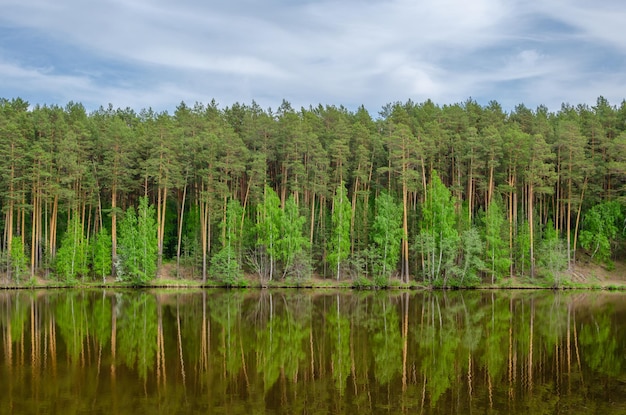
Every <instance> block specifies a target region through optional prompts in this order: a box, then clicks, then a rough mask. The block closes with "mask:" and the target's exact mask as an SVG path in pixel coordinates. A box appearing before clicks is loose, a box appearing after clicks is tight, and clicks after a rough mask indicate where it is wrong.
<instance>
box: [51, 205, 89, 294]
mask: <svg viewBox="0 0 626 415" xmlns="http://www.w3.org/2000/svg"><path fill="white" fill-rule="evenodd" d="M87 248H88V246H87V241H86V239H85V236H84V233H83V228H82V224H81V221H80V217H79V216H78V215H75V216H74V218H72V220H70V222H69V224H68V227H67V231H66V232H65V235H64V236H63V239H62V240H61V247H60V248H59V250H58V251H57V255H56V260H55V269H56V274H57V276H58V277H59V278H60V279H62V280H63V281H65V282H73V281H76V278H77V277H79V276H82V277H84V276H85V275H87V273H88V272H89V269H88V268H87V257H88V255H87V253H88V249H87Z"/></svg>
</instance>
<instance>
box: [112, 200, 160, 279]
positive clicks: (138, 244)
mask: <svg viewBox="0 0 626 415" xmlns="http://www.w3.org/2000/svg"><path fill="white" fill-rule="evenodd" d="M154 215H155V213H154V207H153V206H151V205H149V204H148V199H147V198H145V197H142V198H140V199H139V209H138V211H137V214H135V209H134V208H133V207H132V206H131V207H129V208H128V209H127V210H126V212H125V214H124V219H123V220H122V222H121V223H120V229H119V232H120V234H119V245H120V246H119V256H120V261H119V262H118V264H117V266H118V269H117V275H118V278H119V279H121V280H122V281H128V282H132V283H133V284H145V283H146V282H148V281H150V280H151V279H153V278H154V277H155V276H156V261H157V254H158V246H157V224H156V220H155V219H154Z"/></svg>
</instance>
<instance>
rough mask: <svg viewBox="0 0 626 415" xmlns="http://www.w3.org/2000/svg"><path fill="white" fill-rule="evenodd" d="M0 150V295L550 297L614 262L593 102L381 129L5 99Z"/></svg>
mask: <svg viewBox="0 0 626 415" xmlns="http://www.w3.org/2000/svg"><path fill="white" fill-rule="evenodd" d="M0 149H1V152H2V154H3V155H4V157H2V158H1V159H0V206H1V207H2V220H1V221H0V231H1V232H2V240H1V244H0V266H1V267H2V270H3V271H4V274H5V283H6V284H10V285H19V284H25V283H28V282H29V281H30V282H31V283H32V282H33V281H34V280H37V281H41V280H43V281H46V282H51V283H63V284H65V283H69V284H72V283H75V282H83V283H87V282H90V281H99V282H101V283H104V284H106V283H107V281H111V280H112V278H115V279H116V280H117V281H120V282H123V283H127V284H136V285H145V284H149V283H153V282H154V279H155V278H156V277H157V276H159V278H162V279H173V280H178V279H181V278H185V279H189V280H197V281H199V282H201V283H203V284H207V283H211V284H213V283H214V284H225V285H232V286H236V285H249V284H251V283H252V281H254V283H255V284H256V283H258V284H260V285H273V284H282V285H294V286H300V285H303V284H304V283H305V282H307V281H311V280H316V281H319V280H322V281H335V283H336V284H348V285H355V286H377V287H384V286H389V285H394V284H395V285H398V284H402V285H404V286H412V285H417V284H419V285H423V286H428V287H461V286H477V285H480V284H489V285H500V286H507V285H511V282H512V281H514V280H515V281H520V280H523V281H525V282H526V283H528V284H531V285H533V284H536V285H541V286H555V287H556V286H562V285H569V284H575V283H576V281H577V280H579V279H580V278H581V275H582V274H581V271H580V269H581V268H580V265H587V264H589V263H593V264H597V265H601V266H602V267H604V269H606V270H609V271H610V270H611V269H612V268H614V267H615V264H616V263H618V264H619V263H620V261H622V260H623V258H624V256H625V255H626V252H625V251H624V247H623V237H624V231H625V223H624V218H625V216H624V206H625V205H624V203H625V196H626V188H625V185H626V102H622V103H621V105H620V106H614V105H611V104H609V102H607V101H606V100H605V99H604V98H602V97H600V98H598V100H597V102H596V104H595V105H594V106H587V105H578V106H571V105H563V106H562V107H561V109H560V110H559V111H557V112H550V111H548V109H547V108H545V107H538V108H537V109H535V110H531V109H529V108H527V107H525V106H524V105H521V104H520V105H519V106H517V107H516V108H515V109H514V110H513V111H510V112H505V111H503V109H502V108H501V107H500V105H499V104H498V103H497V102H490V103H489V104H488V105H486V106H481V105H479V104H478V103H476V102H475V101H473V100H471V99H469V100H467V101H465V102H463V103H458V104H454V105H444V106H439V105H437V104H435V103H433V102H431V101H425V102H423V103H414V102H412V101H408V102H404V103H401V102H397V103H392V104H388V105H386V106H385V107H383V108H382V110H381V111H380V113H379V114H377V115H376V116H372V115H371V114H369V113H368V112H367V111H366V110H365V109H364V108H359V109H357V110H356V111H350V110H347V109H346V108H343V107H335V106H322V105H319V106H317V107H310V108H308V109H306V108H301V109H299V110H296V109H294V108H292V106H291V105H290V104H289V103H288V102H286V101H284V102H283V103H282V104H281V105H280V106H279V107H278V108H277V109H276V110H271V109H267V110H264V109H262V108H260V107H259V106H258V105H257V104H255V103H254V102H253V103H252V104H249V105H248V104H235V105H233V106H231V107H224V108H221V107H220V106H219V105H218V104H217V103H215V102H210V103H209V104H208V105H204V104H199V103H198V104H195V105H193V106H188V105H187V104H185V103H181V104H180V105H179V106H178V107H177V108H176V111H175V112H174V113H173V114H169V113H166V112H164V113H156V112H154V111H152V110H150V109H147V110H141V111H140V112H135V111H134V110H132V109H129V108H126V109H115V108H113V107H111V106H109V107H107V108H104V107H102V108H100V109H99V110H97V111H94V112H91V113H88V112H87V111H86V110H85V109H84V107H83V106H82V105H80V104H77V103H69V104H67V105H66V106H65V107H59V106H40V105H30V104H29V103H27V102H25V101H23V100H21V99H12V100H7V99H2V100H0ZM164 270H167V272H165V271H164Z"/></svg>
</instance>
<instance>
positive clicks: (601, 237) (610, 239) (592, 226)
mask: <svg viewBox="0 0 626 415" xmlns="http://www.w3.org/2000/svg"><path fill="white" fill-rule="evenodd" d="M623 221H624V212H623V208H622V205H621V204H620V203H619V202H616V201H613V202H604V203H600V204H598V205H595V206H593V207H592V208H591V209H589V210H588V211H587V213H586V214H585V219H584V221H583V227H582V230H581V231H580V245H581V246H582V247H583V248H585V249H587V250H589V251H591V257H592V258H596V259H597V260H598V261H600V262H603V263H605V264H610V262H611V253H612V251H613V250H612V244H613V243H615V242H616V240H617V239H618V238H619V237H620V236H621V235H622V233H623V232H622V226H623V223H622V222H623Z"/></svg>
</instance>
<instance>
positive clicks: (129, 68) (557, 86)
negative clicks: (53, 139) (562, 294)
mask: <svg viewBox="0 0 626 415" xmlns="http://www.w3.org/2000/svg"><path fill="white" fill-rule="evenodd" d="M0 10H2V12H1V13H0V96H1V97H5V98H14V97H21V98H24V99H26V100H27V101H29V102H30V103H31V104H59V105H65V104H66V103H67V102H69V101H75V102H81V103H83V104H84V105H85V107H86V108H87V109H89V110H93V109H97V108H98V107H99V106H100V105H103V106H106V105H108V104H109V103H111V104H113V106H114V107H131V108H133V109H135V110H140V109H142V108H147V107H152V108H153V109H155V110H157V111H161V110H168V111H172V110H174V109H175V107H176V105H178V104H179V103H180V102H181V101H185V102H186V103H187V104H190V105H191V104H193V103H194V102H196V101H199V102H203V103H208V102H209V101H210V100H211V99H215V100H216V101H217V102H218V104H220V106H222V107H224V106H229V105H232V104H233V103H235V102H239V103H247V104H248V103H251V102H252V100H255V101H256V102H257V103H258V104H259V105H261V106H262V107H263V108H268V107H272V108H276V107H278V106H279V105H280V103H281V101H282V100H283V99H286V100H287V101H289V102H291V104H292V106H293V107H294V108H299V107H300V106H304V107H308V106H309V105H314V106H316V105H317V104H320V103H321V104H324V105H326V104H329V105H343V106H345V107H347V108H349V109H356V108H357V107H358V106H360V105H365V107H366V108H367V109H368V110H369V111H370V112H371V113H372V114H376V113H377V112H378V111H379V110H380V109H381V107H382V106H383V105H384V104H386V103H389V102H394V101H406V100H407V99H409V98H410V99H412V100H413V101H415V102H422V101H424V100H426V99H432V100H433V101H434V102H435V103H437V104H440V105H443V104H452V103H456V102H463V101H465V100H466V99H467V98H469V97H472V98H473V99H475V100H477V101H478V102H479V103H480V104H487V103H488V102H489V101H491V100H495V101H498V102H499V103H500V104H501V105H502V106H503V108H504V109H505V110H507V111H508V110H511V109H513V108H514V107H515V105H517V104H519V103H524V104H525V105H526V106H527V107H529V108H535V107H536V106H537V105H546V106H548V108H549V109H550V110H553V111H557V110H558V109H559V108H560V106H561V103H563V102H566V103H570V104H572V105H576V104H589V105H593V104H594V103H595V101H596V98H597V97H598V96H600V95H602V96H604V97H605V98H607V99H608V100H609V102H610V103H612V104H614V105H619V104H620V103H621V101H622V100H623V99H624V98H626V2H623V1H622V0H602V1H599V2H591V1H588V0H541V1H539V0H536V1H535V0H531V1H528V0H526V1H521V0H520V1H518V0H472V1H467V0H439V1H423V0H413V1H411V0H329V1H314V0H299V1H298V0H266V1H253V0H229V1H213V0H177V1H171V0H167V1H166V0H131V1H126V0H100V1H98V2H92V1H85V0H55V1H50V0H0Z"/></svg>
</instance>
